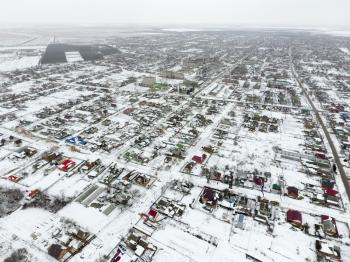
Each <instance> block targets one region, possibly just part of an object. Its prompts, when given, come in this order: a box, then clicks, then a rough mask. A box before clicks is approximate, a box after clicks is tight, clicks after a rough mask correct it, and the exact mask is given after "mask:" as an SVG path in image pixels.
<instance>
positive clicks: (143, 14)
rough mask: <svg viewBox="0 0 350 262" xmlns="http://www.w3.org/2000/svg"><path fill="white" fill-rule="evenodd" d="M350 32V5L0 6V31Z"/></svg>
mask: <svg viewBox="0 0 350 262" xmlns="http://www.w3.org/2000/svg"><path fill="white" fill-rule="evenodd" d="M13 24H17V25H22V24H48V25H49V24H79V25H84V24H88V25H93V24H96V25H97V24H98V25H102V24H141V25H142V24H143V25H161V24H163V25H164V24H174V25H184V24H193V25H198V24H202V25H242V24H243V25H255V26H334V25H339V26H350V0H0V25H3V26H8V25H13Z"/></svg>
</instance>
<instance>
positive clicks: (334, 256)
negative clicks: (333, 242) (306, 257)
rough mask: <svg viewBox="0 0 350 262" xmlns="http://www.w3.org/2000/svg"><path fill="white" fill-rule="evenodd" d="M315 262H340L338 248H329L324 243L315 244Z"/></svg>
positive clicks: (317, 242)
mask: <svg viewBox="0 0 350 262" xmlns="http://www.w3.org/2000/svg"><path fill="white" fill-rule="evenodd" d="M315 247H316V254H317V261H341V253H340V248H339V247H338V246H329V245H328V244H327V243H326V242H321V241H320V240H316V242H315Z"/></svg>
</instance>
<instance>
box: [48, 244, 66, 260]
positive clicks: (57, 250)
mask: <svg viewBox="0 0 350 262" xmlns="http://www.w3.org/2000/svg"><path fill="white" fill-rule="evenodd" d="M47 252H48V254H49V255H50V256H52V257H53V258H55V259H57V260H61V259H62V258H63V257H64V256H65V254H66V253H67V252H68V250H67V249H63V248H62V246H61V245H58V244H52V245H51V246H50V247H49V249H48V251H47Z"/></svg>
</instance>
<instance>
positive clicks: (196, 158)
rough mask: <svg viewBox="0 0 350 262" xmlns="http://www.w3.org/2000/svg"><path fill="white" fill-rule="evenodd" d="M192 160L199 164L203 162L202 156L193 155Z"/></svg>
mask: <svg viewBox="0 0 350 262" xmlns="http://www.w3.org/2000/svg"><path fill="white" fill-rule="evenodd" d="M192 160H193V161H194V162H196V163H197V164H202V162H203V160H202V158H201V157H200V156H193V157H192Z"/></svg>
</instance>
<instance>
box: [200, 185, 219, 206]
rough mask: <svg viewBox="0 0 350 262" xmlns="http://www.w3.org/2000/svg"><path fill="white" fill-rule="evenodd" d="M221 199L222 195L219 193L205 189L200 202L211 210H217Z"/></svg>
mask: <svg viewBox="0 0 350 262" xmlns="http://www.w3.org/2000/svg"><path fill="white" fill-rule="evenodd" d="M219 197H220V195H219V192H218V191H216V190H214V189H212V188H209V187H205V188H204V190H203V193H202V195H201V198H200V202H201V203H203V204H205V205H206V206H208V207H210V208H216V207H217V204H218V202H219Z"/></svg>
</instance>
